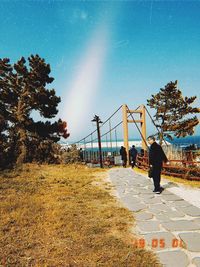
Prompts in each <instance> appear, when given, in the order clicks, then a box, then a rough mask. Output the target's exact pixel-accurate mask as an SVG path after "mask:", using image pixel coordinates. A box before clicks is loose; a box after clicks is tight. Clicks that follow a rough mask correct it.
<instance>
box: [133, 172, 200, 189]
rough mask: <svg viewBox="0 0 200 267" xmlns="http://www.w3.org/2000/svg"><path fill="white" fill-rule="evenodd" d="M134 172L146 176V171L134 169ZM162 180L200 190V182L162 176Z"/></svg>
mask: <svg viewBox="0 0 200 267" xmlns="http://www.w3.org/2000/svg"><path fill="white" fill-rule="evenodd" d="M134 171H137V172H139V173H143V174H147V172H146V171H144V170H141V169H139V168H137V167H136V168H134ZM162 177H163V178H166V179H167V180H169V181H171V182H174V183H177V184H182V185H186V186H191V187H194V188H200V181H190V180H186V179H181V178H177V177H173V176H169V175H163V174H162Z"/></svg>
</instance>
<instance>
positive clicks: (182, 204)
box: [169, 200, 191, 208]
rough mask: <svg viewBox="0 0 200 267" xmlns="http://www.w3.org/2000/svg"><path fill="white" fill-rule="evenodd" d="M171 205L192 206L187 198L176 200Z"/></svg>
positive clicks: (176, 206) (177, 206)
mask: <svg viewBox="0 0 200 267" xmlns="http://www.w3.org/2000/svg"><path fill="white" fill-rule="evenodd" d="M169 205H170V206H171V207H175V208H179V207H188V206H191V204H190V203H189V202H187V201H185V200H180V201H175V202H173V203H170V204H169Z"/></svg>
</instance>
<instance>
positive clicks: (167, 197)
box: [162, 194, 183, 201]
mask: <svg viewBox="0 0 200 267" xmlns="http://www.w3.org/2000/svg"><path fill="white" fill-rule="evenodd" d="M162 199H163V200H168V201H180V200H183V199H182V198H181V197H179V196H177V195H174V194H166V195H165V194H162Z"/></svg>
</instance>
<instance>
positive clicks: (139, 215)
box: [134, 211, 153, 221]
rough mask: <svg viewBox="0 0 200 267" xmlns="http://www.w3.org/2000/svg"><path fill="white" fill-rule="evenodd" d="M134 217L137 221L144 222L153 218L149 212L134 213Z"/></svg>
mask: <svg viewBox="0 0 200 267" xmlns="http://www.w3.org/2000/svg"><path fill="white" fill-rule="evenodd" d="M134 217H135V218H136V220H138V221H145V220H150V219H152V218H153V214H152V213H149V212H146V211H140V212H137V213H134Z"/></svg>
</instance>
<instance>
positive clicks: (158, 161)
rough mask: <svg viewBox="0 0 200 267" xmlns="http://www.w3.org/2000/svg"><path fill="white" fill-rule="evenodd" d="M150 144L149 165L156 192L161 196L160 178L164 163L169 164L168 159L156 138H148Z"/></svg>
mask: <svg viewBox="0 0 200 267" xmlns="http://www.w3.org/2000/svg"><path fill="white" fill-rule="evenodd" d="M147 141H148V143H149V144H150V149H149V165H150V168H152V169H153V171H152V176H153V182H154V190H153V192H155V193H156V194H160V193H161V192H162V188H161V187H160V176H161V170H162V163H163V161H164V162H168V159H167V157H166V155H165V153H164V151H163V149H162V147H161V146H160V145H159V144H158V143H156V141H155V137H154V136H149V137H148V138H147Z"/></svg>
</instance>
